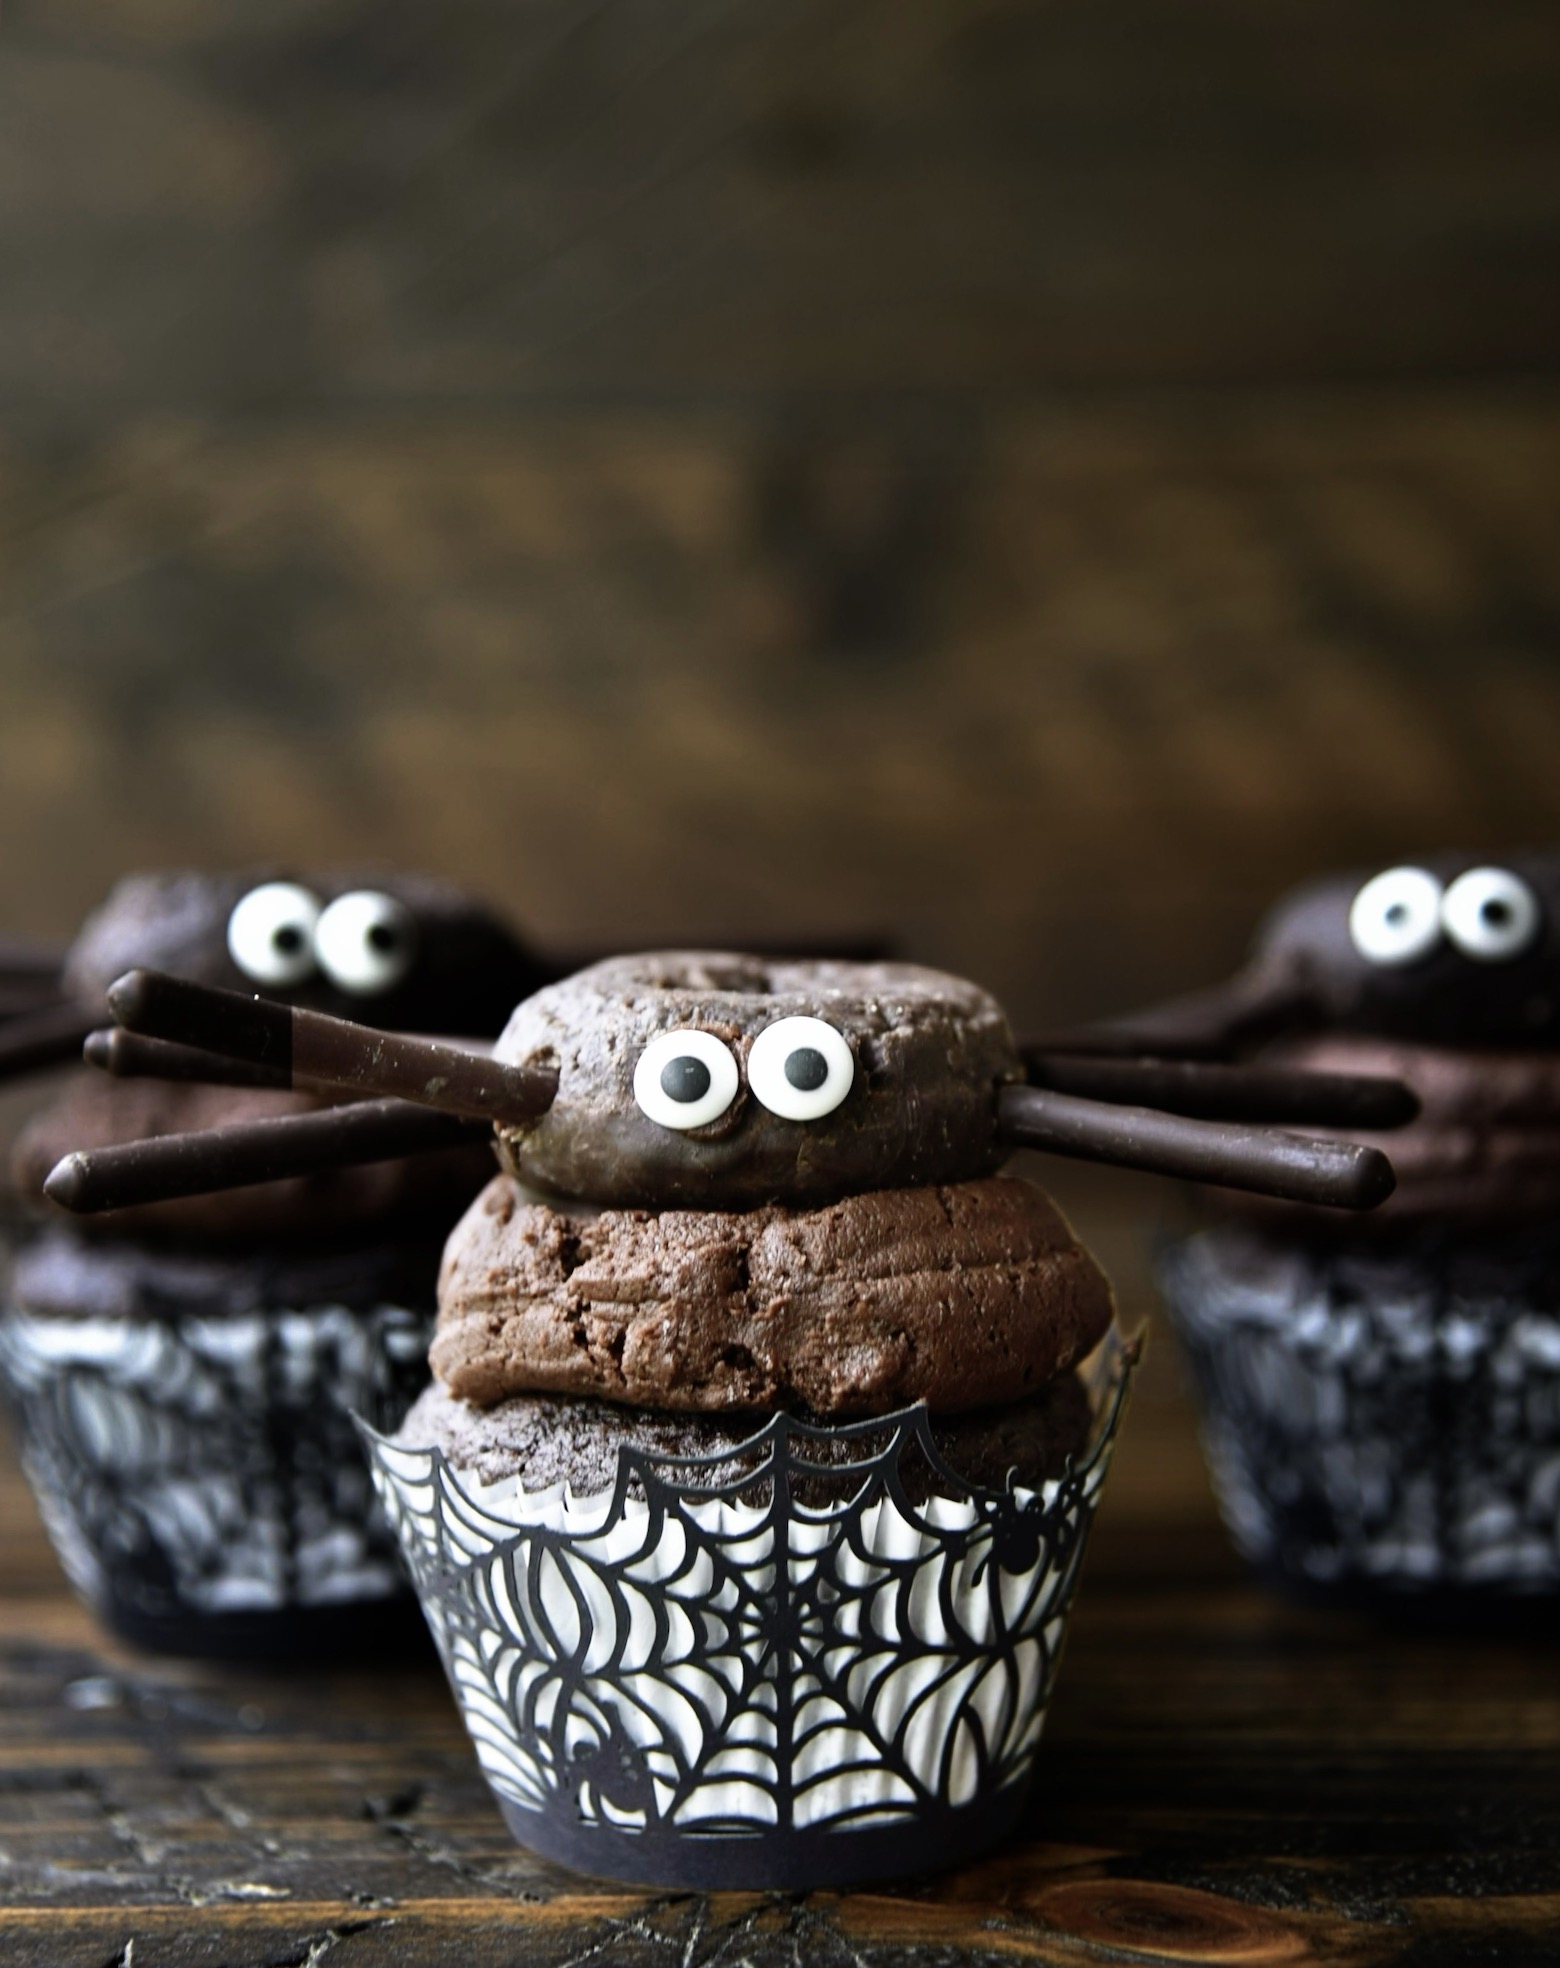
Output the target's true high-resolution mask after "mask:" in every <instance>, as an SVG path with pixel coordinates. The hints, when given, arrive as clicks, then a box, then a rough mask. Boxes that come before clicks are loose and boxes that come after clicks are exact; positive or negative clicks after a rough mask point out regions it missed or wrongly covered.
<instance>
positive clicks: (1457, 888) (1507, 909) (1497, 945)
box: [1349, 868, 1542, 966]
mask: <svg viewBox="0 0 1560 1968" xmlns="http://www.w3.org/2000/svg"><path fill="white" fill-rule="evenodd" d="M1541 921H1542V913H1541V911H1540V909H1539V906H1538V897H1537V896H1536V895H1535V894H1534V893H1533V891H1532V889H1531V888H1529V887H1528V885H1527V883H1526V882H1525V881H1523V879H1522V877H1521V876H1520V875H1514V874H1512V873H1511V871H1510V869H1509V868H1470V869H1469V870H1468V872H1467V874H1465V875H1459V876H1458V877H1457V879H1456V881H1454V882H1453V883H1452V885H1451V886H1450V888H1443V886H1442V885H1441V883H1440V882H1439V881H1437V880H1436V878H1435V876H1434V875H1432V874H1431V873H1430V872H1429V870H1428V869H1426V868H1389V869H1388V870H1387V872H1386V873H1385V874H1384V875H1377V876H1376V877H1375V878H1374V880H1372V881H1368V882H1366V884H1365V886H1364V887H1363V888H1362V889H1361V890H1360V892H1359V894H1358V895H1356V896H1355V898H1354V902H1353V904H1352V906H1351V907H1350V910H1349V936H1350V939H1351V940H1352V942H1353V944H1354V947H1355V949H1356V950H1358V951H1359V953H1360V955H1361V956H1362V957H1364V958H1365V960H1366V961H1367V962H1368V963H1373V964H1385V965H1389V966H1390V965H1397V964H1410V963H1416V962H1417V961H1418V960H1419V959H1420V958H1421V957H1427V956H1429V954H1430V952H1431V951H1432V950H1434V949H1435V947H1436V946H1437V944H1438V943H1439V942H1440V941H1441V938H1442V937H1443V936H1445V937H1446V938H1447V940H1448V941H1449V942H1450V943H1452V944H1453V945H1454V946H1455V947H1456V948H1457V949H1459V950H1460V951H1461V952H1462V954H1463V955H1464V956H1465V957H1472V958H1474V960H1475V961H1476V962H1479V963H1508V962H1510V960H1511V959H1512V958H1513V957H1520V956H1521V954H1522V952H1523V951H1524V950H1525V949H1527V947H1528V946H1529V944H1531V943H1532V941H1533V939H1534V937H1535V936H1537V934H1538V931H1539V925H1540V922H1541Z"/></svg>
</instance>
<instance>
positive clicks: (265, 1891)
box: [0, 1182, 1560, 1968]
mask: <svg viewBox="0 0 1560 1968" xmlns="http://www.w3.org/2000/svg"><path fill="white" fill-rule="evenodd" d="M1081 1195H1082V1201H1081V1204H1080V1202H1079V1200H1078V1199H1076V1198H1069V1202H1070V1206H1071V1207H1072V1209H1073V1213H1074V1215H1075V1217H1077V1218H1079V1219H1081V1220H1082V1223H1083V1227H1084V1228H1085V1230H1086V1233H1087V1234H1088V1235H1089V1236H1090V1239H1091V1241H1093V1242H1094V1243H1095V1244H1096V1246H1097V1247H1098V1248H1100V1249H1101V1250H1102V1253H1103V1255H1104V1256H1105V1257H1106V1261H1107V1263H1108V1264H1109V1265H1110V1267H1111V1268H1112V1270H1113V1272H1114V1273H1115V1275H1116V1276H1117V1278H1118V1281H1119V1282H1120V1283H1121V1284H1122V1286H1123V1293H1122V1295H1123V1299H1124V1303H1125V1305H1126V1307H1127V1310H1128V1313H1129V1316H1133V1317H1135V1316H1137V1315H1138V1313H1139V1312H1140V1311H1142V1310H1143V1309H1144V1308H1145V1306H1146V1305H1147V1303H1148V1288H1147V1285H1146V1282H1145V1280H1144V1279H1143V1276H1142V1260H1141V1246H1142V1239H1141V1235H1140V1232H1139V1230H1138V1228H1137V1226H1136V1225H1135V1224H1134V1223H1132V1222H1131V1221H1130V1220H1129V1217H1128V1216H1127V1215H1126V1214H1125V1213H1124V1207H1123V1205H1122V1203H1121V1201H1120V1199H1119V1197H1117V1198H1116V1199H1115V1200H1113V1201H1107V1202H1106V1203H1105V1204H1104V1205H1102V1204H1101V1203H1100V1202H1099V1200H1098V1197H1097V1196H1096V1194H1095V1192H1094V1191H1093V1190H1091V1189H1090V1188H1089V1187H1088V1184H1087V1182H1085V1183H1084V1185H1083V1187H1082V1190H1081ZM0 1580H3V1593H4V1596H3V1599H0V1732H3V1737H4V1752H3V1755H0V1961H4V1963H5V1964H7V1968H32V1964H38V1968H45V1965H46V1968H161V1965H162V1964H168V1965H169V1968H186V1964H190V1965H191V1968H192V1965H193V1964H197V1963H199V1964H213V1968H215V1964H222V1968H313V1964H315V1963H320V1962H327V1961H328V1963H329V1964H330V1968H380V1965H381V1964H389V1963H395V1964H397V1968H414V1964H422V1963H433V1962H440V1963H445V1962H448V1963H459V1964H462V1968H490V1964H491V1968H499V1964H506V1965H507V1964H522V1963H523V1964H532V1963H536V1964H545V1965H546V1968H562V1964H564V1963H584V1962H600V1963H604V1964H605V1963H623V1964H626V1965H627V1968H640V1965H641V1964H643V1968H649V1965H650V1964H656V1968H660V1964H665V1968H714V1964H717V1963H718V1964H722V1968H739V1964H740V1965H741V1968H770V1965H771V1964H786V1965H787V1968H792V1965H793V1964H803V1963H805V1964H807V1968H836V1964H837V1965H838V1968H886V1965H887V1964H896V1968H898V1965H899V1964H906V1965H908V1964H915V1968H933V1964H935V1968H956V1965H957V1968H973V1964H976V1963H981V1964H985V1963H997V1962H1006V1961H1039V1962H1054V1963H1058V1964H1061V1963H1072V1964H1076V1963H1088V1962H1116V1963H1120V1962H1140V1963H1141V1962H1146V1963H1163V1962H1183V1963H1184V1962H1240V1963H1245V1964H1259V1963H1268V1962H1317V1963H1322V1962H1325V1963H1328V1964H1333V1965H1334V1968H1350V1964H1365V1963H1376V1962H1388V1961H1392V1962H1397V1961H1402V1962H1406V1963H1412V1964H1414V1968H1445V1964H1451V1963H1461V1962H1470V1963H1471V1962H1478V1963H1481V1964H1482V1963H1491V1962H1499V1963H1508V1962H1511V1963H1528V1962H1541V1961H1546V1960H1552V1959H1554V1957H1555V1954H1556V1952H1557V1951H1560V1756H1557V1751H1560V1674H1557V1672H1556V1668H1555V1658H1554V1648H1553V1638H1552V1635H1548V1636H1546V1635H1543V1634H1539V1635H1534V1634H1531V1633H1529V1634H1527V1635H1526V1636H1523V1635H1517V1636H1506V1637H1496V1636H1490V1635H1479V1636H1469V1635H1466V1634H1463V1635H1457V1634H1446V1633H1435V1632H1425V1631H1413V1630H1401V1631H1396V1632H1389V1631H1383V1630H1382V1629H1380V1628H1379V1627H1377V1626H1375V1625H1373V1624H1372V1623H1370V1622H1369V1621H1366V1620H1364V1619H1362V1618H1358V1617H1355V1616H1344V1615H1338V1614H1333V1613H1327V1612H1321V1611H1316V1610H1308V1609H1306V1610H1303V1609H1299V1608H1296V1607H1293V1606H1289V1605H1286V1604H1284V1603H1282V1602H1281V1601H1279V1600H1276V1599H1275V1598H1273V1597H1271V1596H1270V1595H1269V1594H1268V1593H1266V1592H1265V1591H1263V1590H1262V1589H1260V1588H1259V1587H1257V1586H1256V1585H1255V1584H1253V1583H1251V1582H1250V1581H1249V1580H1248V1579H1247V1578H1246V1576H1245V1575H1244V1573H1243V1572H1242V1570H1241V1568H1240V1566H1239V1564H1238V1563H1237V1561H1236V1560H1235V1558H1234V1556H1233V1555H1232V1553H1231V1552H1230V1550H1229V1548H1228V1546H1227V1544H1226V1542H1225V1539H1224V1536H1223V1533H1222V1530H1221V1529H1220V1526H1219V1524H1218V1520H1217V1518H1216V1516H1215V1514H1214V1509H1213V1505H1212V1501H1211V1499H1210V1496H1209V1493H1208V1488H1207V1482H1206V1478H1205V1476H1204V1473H1203V1468H1202V1463H1201V1459H1200V1457H1199V1454H1198V1450H1197V1444H1196V1437H1195V1434H1194V1430H1193V1422H1192V1416H1191V1412H1190V1409H1189V1408H1188V1406H1187V1404H1186V1402H1185V1399H1184V1397H1183V1395H1182V1393H1181V1390H1180V1386H1179V1377H1178V1369H1177V1363H1176V1359H1175V1352H1174V1347H1173V1345H1172V1343H1171V1342H1170V1339H1169V1336H1168V1335H1167V1334H1165V1333H1163V1332H1159V1333H1157V1334H1155V1335H1153V1344H1151V1347H1150V1356H1149V1361H1148V1364H1147V1365H1146V1366H1145V1368H1144V1371H1143V1374H1142V1376H1141V1379H1140V1385H1139V1388H1138V1391H1137V1394H1136V1396H1135V1398H1134V1406H1133V1411H1132V1413H1131V1415H1130V1417H1129V1420H1128V1425H1127V1429H1126V1433H1125V1437H1124V1441H1123V1447H1122V1452H1121V1455H1120V1458H1119V1461H1118V1465H1117V1468H1116V1470H1115V1472H1114V1474H1113V1477H1112V1484H1111V1489H1110V1492H1109V1493H1108V1495H1107V1498H1106V1503H1105V1507H1104V1510H1103V1512H1102V1516H1101V1519H1100V1522H1099V1525H1098V1527H1097V1530H1096V1533H1095V1542H1094V1545H1093V1548H1092V1550H1091V1553H1090V1556H1089V1561H1088V1566H1087V1570H1086V1574H1085V1578H1084V1582H1083V1588H1082V1593H1081V1598H1080V1601H1079V1605H1078V1609H1077V1613H1076V1617H1075V1620H1074V1623H1073V1627H1072V1631H1071V1635H1070V1638H1069V1641H1068V1649H1067V1655H1066V1658H1065V1661H1064V1663H1063V1667H1062V1671H1061V1675H1060V1679H1059V1685H1058V1691H1057V1695H1056V1699H1055V1703H1054V1706H1053V1709H1052V1714H1051V1718H1050V1720H1049V1722H1048V1725H1047V1730H1046V1735H1045V1739H1044V1742H1043V1743H1042V1746H1041V1752H1040V1759H1039V1766H1038V1775H1037V1781H1036V1785H1035V1791H1034V1797H1033V1801H1032V1803H1031V1805H1030V1807H1029V1809H1028V1812H1027V1815H1026V1817H1025V1819H1024V1823H1023V1828H1022V1831H1021V1833H1020V1835H1019V1836H1018V1837H1017V1838H1016V1839H1015V1840H1014V1841H1013V1842H1012V1843H1010V1844H1009V1845H1008V1846H1006V1847H1005V1848H1003V1849H1002V1850H1000V1851H998V1852H996V1853H995V1854H993V1855H992V1856H991V1857H990V1858H989V1859H987V1860H986V1861H984V1862H983V1863H981V1864H978V1865H974V1866H971V1867H969V1868H967V1869H965V1870H963V1871H961V1872H957V1873H953V1874H950V1875H949V1876H947V1877H945V1878H942V1879H938V1880H935V1881H930V1882H923V1883H911V1884H908V1885H906V1886H905V1887H904V1888H902V1889H900V1890H896V1891H879V1892H874V1893H862V1894H837V1893H827V1894H823V1893H820V1894H814V1895H806V1896H798V1895H773V1896H766V1895H759V1894H751V1893H745V1894H726V1895H716V1896H713V1897H703V1896H698V1895H690V1894H645V1893H643V1892H638V1891H632V1890H628V1889H622V1888H616V1887H612V1886H608V1885H602V1884H598V1883H594V1882H591V1881H587V1880H583V1879H580V1878H577V1877H574V1876H572V1875H570V1874H568V1873H566V1872H563V1871H561V1870H559V1869H557V1868H555V1867H553V1866H550V1865H548V1864H545V1863H543V1862H542V1861H540V1860H535V1859H532V1858H530V1857H529V1856H528V1855H527V1854H526V1853H525V1852H523V1851H521V1850H520V1849H519V1848H518V1847H516V1846H515V1845H514V1843H513V1842H512V1841H511V1839H510V1838H509V1836H508V1834H507V1832H506V1831H505V1829H504V1826H503V1824H502V1822H501V1820H500V1818H499V1815H498V1812H497V1810H496V1809H495V1807H494V1805H493V1803H492V1801H491V1799H490V1797H489V1795H488V1792H487V1790H486V1788H485V1786H484V1784H483V1782H482V1780H481V1778H480V1777H479V1776H478V1774H477V1769H476V1765H475V1763H474V1761H473V1759H472V1756H471V1754H470V1752H469V1750H468V1747H467V1744H466V1740H465V1737H464V1734H463V1732H462V1729H461V1726H460V1724H459V1722H458V1720H457V1719H456V1715H455V1711H454V1709H453V1706H452V1705H451V1702H450V1700H449V1697H448V1695H447V1693H446V1691H445V1688H444V1684H443V1681H442V1678H441V1677H440V1674H439V1672H438V1669H437V1667H436V1666H435V1665H434V1663H433V1660H432V1658H431V1655H430V1657H429V1659H428V1660H427V1661H426V1662H425V1663H423V1664H421V1665H413V1666H401V1667H398V1668H395V1669H368V1670H362V1671H354V1672H341V1671H336V1672H331V1673H328V1674H325V1673H310V1672H290V1673H285V1674H284V1673H279V1672H266V1671H262V1670H258V1669H254V1668H238V1667H231V1666H228V1667H218V1666H207V1665H204V1664H193V1663H185V1662H177V1661H168V1660H160V1659H154V1658H150V1657H147V1656H141V1655H137V1654H134V1653H131V1652H129V1651H127V1650H125V1649H124V1648H122V1647H120V1646H118V1645H116V1644H115V1643H113V1642H111V1641H109V1640H108V1639H106V1638H105V1637H104V1635H103V1634H102V1633H101V1632H100V1631H99V1630H98V1629H97V1627H96V1626H95V1625H94V1624H93V1622H92V1620H91V1619H90V1617H89V1616H88V1615H87V1614H86V1613H85V1612H83V1611H82V1610H81V1609H80V1608H79V1607H78V1606H77V1604H76V1602H75V1601H74V1599H73V1598H72V1597H71V1596H70V1594H69V1592H68V1590H67V1588H66V1587H65V1585H64V1583H63V1581H62V1579H61V1577H60V1574H59V1572H58V1569H57V1567H56V1565H55V1563H54V1560H53V1557H52V1554H51V1552H50V1550H49V1547H48V1544H47V1542H46V1540H45V1538H44V1535H43V1532H42V1530H41V1528H40V1526H39V1524H38V1520H37V1516H36V1513H35V1511H34V1509H33V1506H32V1502H31V1498H30V1496H29V1495H28V1492H27V1490H26V1487H25V1485H24V1484H23V1483H22V1481H21V1479H20V1477H19V1476H18V1475H17V1474H16V1473H15V1470H14V1465H13V1464H12V1463H11V1461H10V1459H9V1458H7V1459H6V1462H5V1466H4V1473H3V1476H0Z"/></svg>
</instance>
